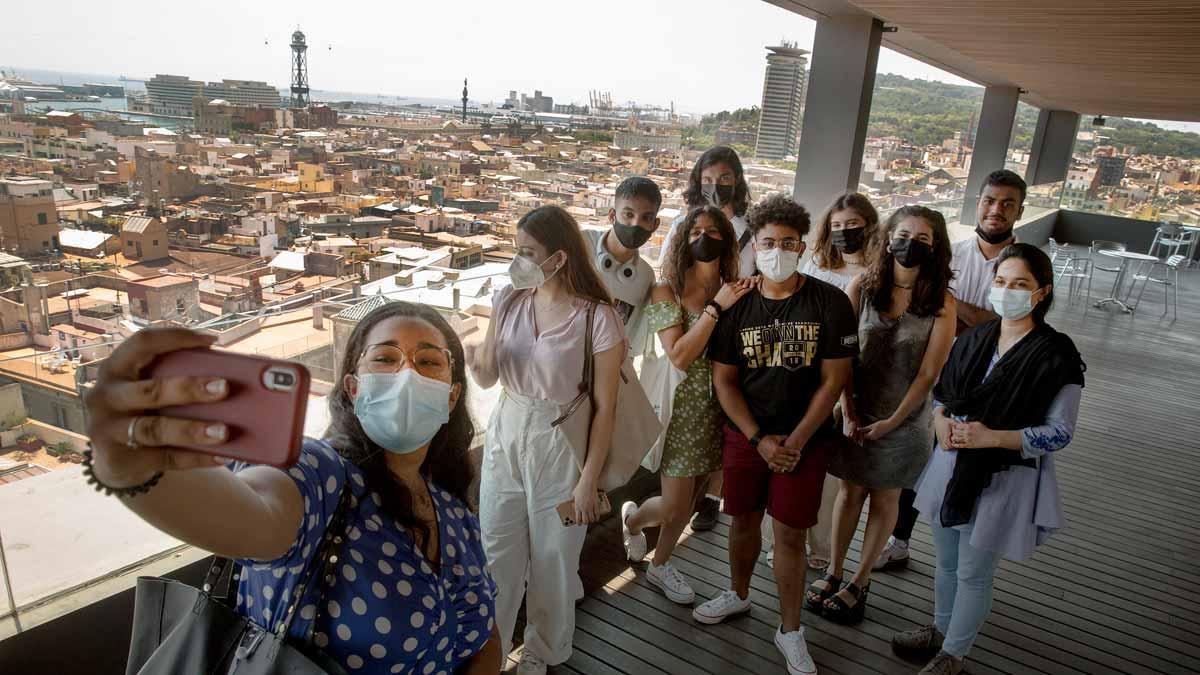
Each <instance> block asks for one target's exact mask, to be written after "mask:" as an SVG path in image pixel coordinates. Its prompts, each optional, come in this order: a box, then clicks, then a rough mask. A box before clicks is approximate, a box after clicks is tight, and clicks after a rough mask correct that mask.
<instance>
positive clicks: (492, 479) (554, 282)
mask: <svg viewBox="0 0 1200 675" xmlns="http://www.w3.org/2000/svg"><path fill="white" fill-rule="evenodd" d="M516 244H517V255H516V257H514V258H513V262H512V267H511V268H510V270H509V277H510V278H511V279H512V286H510V287H508V288H504V289H501V290H500V291H498V292H497V293H496V295H495V297H494V299H493V301H492V320H491V322H490V323H489V325H488V332H487V336H486V338H485V339H484V342H483V344H482V345H478V346H476V345H470V346H468V350H469V360H470V366H471V374H472V375H473V376H474V378H475V381H476V382H477V383H479V386H481V387H484V388H485V389H486V388H488V387H491V386H493V385H494V384H495V383H496V382H500V384H501V385H503V387H504V392H503V393H502V394H501V396H500V401H499V402H498V403H497V404H496V408H495V410H493V412H492V419H491V421H489V422H488V430H487V440H486V442H485V445H484V451H483V471H482V473H483V476H482V478H481V480H480V487H479V504H480V513H479V518H480V521H481V523H482V525H483V540H484V549H485V550H486V551H487V556H488V562H489V563H490V564H491V570H492V574H494V575H495V578H496V583H497V584H498V585H499V587H500V589H501V594H500V597H499V598H498V599H497V603H496V605H497V612H498V613H499V616H498V619H497V621H498V622H499V623H500V637H501V639H502V640H503V642H504V647H505V650H504V651H505V653H506V654H507V653H508V651H509V649H510V646H511V642H512V635H513V631H514V630H515V628H516V623H517V611H518V610H519V609H520V607H521V598H522V597H524V598H525V616H526V618H525V642H524V645H525V648H524V651H523V652H522V655H521V664H520V667H519V670H518V672H519V673H522V674H526V673H545V672H546V667H547V665H556V664H559V663H562V662H563V661H566V660H567V659H568V658H570V656H571V642H572V638H573V637H574V634H575V600H576V599H578V598H581V597H583V584H582V582H580V580H579V554H580V553H581V552H582V551H583V540H584V537H585V535H586V534H587V528H586V527H579V526H578V525H587V524H588V523H592V522H595V521H596V520H598V519H599V517H600V500H599V499H598V494H597V493H598V486H599V479H600V473H601V470H602V469H603V468H604V462H605V461H606V460H607V458H608V451H609V447H610V445H611V440H612V431H613V422H614V412H615V410H616V405H617V388H618V379H619V378H620V369H621V363H622V362H623V361H624V360H625V353H626V346H625V327H624V324H623V323H622V322H621V317H620V316H618V315H617V312H616V310H614V309H613V307H612V304H611V302H610V301H609V296H608V291H607V290H605V287H604V283H603V282H602V281H601V280H600V276H599V275H598V274H597V273H596V269H595V268H594V267H593V266H592V256H591V254H590V253H589V249H588V248H587V245H586V244H585V242H584V239H583V234H582V233H581V232H580V231H579V226H578V225H577V224H576V223H575V219H573V218H572V217H571V215H570V214H569V213H567V212H566V211H565V210H563V209H562V208H560V207H557V206H543V207H541V208H538V209H534V210H533V211H530V212H529V213H527V214H525V216H524V217H522V218H521V220H520V222H518V223H517V239H516ZM589 317H590V321H591V345H592V353H593V354H594V359H595V360H594V386H593V394H592V407H591V413H592V419H591V422H590V425H589V428H590V433H589V435H588V437H587V439H586V440H584V439H577V440H576V442H578V443H579V444H580V445H586V459H585V460H584V461H583V466H582V467H580V464H579V462H578V461H577V460H576V451H575V449H574V446H573V445H572V443H571V440H570V439H569V438H568V436H567V434H566V432H565V431H564V430H563V428H562V427H561V426H554V425H553V423H554V421H555V420H556V419H558V418H559V417H560V416H561V415H562V414H563V410H562V408H563V407H564V406H567V405H568V404H570V403H571V402H572V401H573V400H574V399H575V398H576V396H577V395H578V394H579V393H580V383H581V380H582V374H583V364H584V352H585V351H586V344H587V343H586V340H587V335H588V328H589ZM586 411H587V408H586V407H582V408H580V409H579V412H577V413H576V414H585V413H586ZM580 454H583V453H580ZM562 504H568V505H569V509H570V511H572V512H573V513H572V520H573V521H574V523H575V525H566V524H564V522H563V521H562V519H561V518H560V515H559V512H558V506H559V505H562ZM527 582H528V590H526V583H527Z"/></svg>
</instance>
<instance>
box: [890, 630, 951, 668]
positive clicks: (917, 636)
mask: <svg viewBox="0 0 1200 675" xmlns="http://www.w3.org/2000/svg"><path fill="white" fill-rule="evenodd" d="M945 639H946V636H945V635H942V632H941V631H939V630H938V629H937V628H936V627H935V626H922V627H920V628H918V629H916V630H907V631H904V632H903V633H896V634H895V635H893V636H892V651H894V652H896V653H897V654H899V655H900V656H903V657H905V658H910V659H915V660H920V661H925V660H928V659H930V658H933V656H934V655H935V654H937V653H938V651H939V650H941V648H942V642H944V641H945Z"/></svg>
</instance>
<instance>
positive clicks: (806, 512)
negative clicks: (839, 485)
mask: <svg viewBox="0 0 1200 675" xmlns="http://www.w3.org/2000/svg"><path fill="white" fill-rule="evenodd" d="M827 436H828V432H822V431H819V432H817V434H816V435H815V436H814V437H813V439H812V440H810V441H809V442H808V445H806V446H805V447H804V452H802V453H801V454H800V461H799V462H798V463H797V464H796V468H794V469H792V470H791V471H789V472H788V473H776V472H774V471H772V470H771V467H770V466H768V465H767V460H765V459H763V458H762V455H760V454H758V450H755V449H754V448H753V447H751V446H750V441H749V439H747V438H746V437H745V436H744V435H742V432H740V431H738V430H737V429H735V428H734V427H732V426H729V425H727V426H726V427H725V431H724V442H723V443H722V451H723V455H724V474H725V490H724V497H725V513H727V514H729V515H731V516H744V515H746V514H749V513H754V512H756V511H762V510H763V509H766V511H767V513H768V514H769V515H770V516H771V517H772V518H774V519H775V520H778V521H779V522H781V523H783V524H784V525H787V526H788V527H791V528H794V529H797V530H807V529H808V528H810V527H812V526H813V525H816V524H817V512H818V511H820V509H821V487H822V486H823V485H824V484H825V470H826V468H827V467H828V465H829V442H828V438H827Z"/></svg>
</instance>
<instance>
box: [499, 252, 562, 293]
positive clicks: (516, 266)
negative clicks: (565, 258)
mask: <svg viewBox="0 0 1200 675" xmlns="http://www.w3.org/2000/svg"><path fill="white" fill-rule="evenodd" d="M557 272H558V268H555V269H554V271H553V272H551V273H550V276H551V277H552V276H554V275H555V274H556V273H557ZM508 278H509V279H511V280H512V286H513V288H515V289H517V290H518V291H522V290H525V289H528V288H537V287H539V286H541V285H542V284H544V283H546V280H547V279H549V278H550V277H547V276H546V273H545V271H543V270H542V266H541V265H539V264H537V263H535V262H533V261H532V260H530V259H529V258H526V257H524V256H520V255H518V256H513V259H512V263H510V264H509V266H508Z"/></svg>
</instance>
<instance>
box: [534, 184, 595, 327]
mask: <svg viewBox="0 0 1200 675" xmlns="http://www.w3.org/2000/svg"><path fill="white" fill-rule="evenodd" d="M517 229H518V230H524V231H526V232H528V233H529V234H530V236H532V237H533V238H534V239H536V240H537V242H538V243H539V244H541V245H542V246H545V247H546V252H547V253H549V254H550V255H554V254H555V253H557V252H559V251H563V252H564V253H566V254H567V262H566V264H565V265H564V266H563V268H564V269H563V270H561V271H560V272H559V274H560V275H561V276H562V280H563V288H565V289H566V291H567V293H570V294H571V295H573V296H575V297H577V298H582V299H584V300H591V301H592V302H598V303H600V304H603V305H611V304H612V297H611V296H610V295H609V294H608V289H607V288H605V286H604V282H603V281H601V280H600V275H599V274H597V273H596V267H595V265H594V264H593V263H592V256H591V254H589V253H588V246H587V243H586V242H584V239H583V232H581V231H580V230H579V224H578V223H576V222H575V219H574V218H572V217H571V214H569V213H567V211H566V209H564V208H562V207H561V206H554V205H548V206H540V207H538V208H536V209H534V210H532V211H530V212H529V213H526V214H525V215H524V216H522V217H521V220H520V221H518V222H517Z"/></svg>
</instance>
